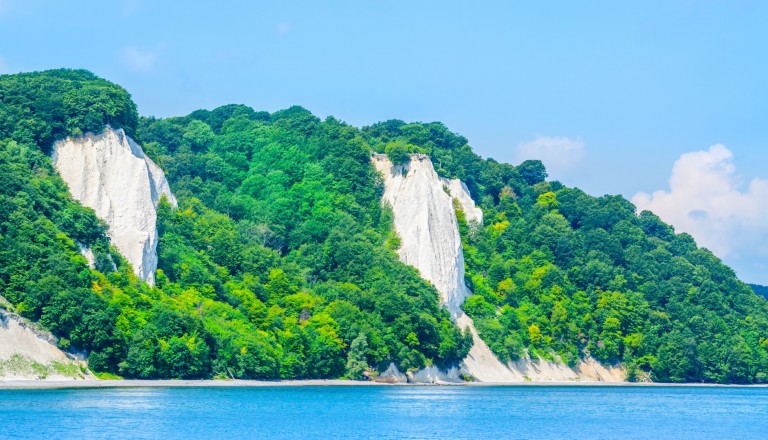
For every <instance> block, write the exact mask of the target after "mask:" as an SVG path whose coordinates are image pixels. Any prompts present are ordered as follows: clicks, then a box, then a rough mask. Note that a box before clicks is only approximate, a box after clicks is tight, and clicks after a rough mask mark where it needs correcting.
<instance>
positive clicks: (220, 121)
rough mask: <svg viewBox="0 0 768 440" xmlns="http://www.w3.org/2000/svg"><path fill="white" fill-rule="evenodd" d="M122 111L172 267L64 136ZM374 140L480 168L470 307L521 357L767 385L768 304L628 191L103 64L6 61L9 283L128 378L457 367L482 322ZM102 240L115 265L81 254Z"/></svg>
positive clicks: (474, 176) (5, 260)
mask: <svg viewBox="0 0 768 440" xmlns="http://www.w3.org/2000/svg"><path fill="white" fill-rule="evenodd" d="M106 124H111V125H112V126H114V127H122V128H124V129H126V131H127V132H129V133H132V134H133V135H135V136H136V138H137V139H138V140H139V141H140V143H142V144H143V146H144V148H145V150H146V152H147V154H149V155H150V156H152V157H153V159H155V161H156V162H158V163H159V164H160V165H161V166H162V168H163V169H164V170H165V172H166V174H167V176H168V178H169V181H170V183H171V188H172V190H173V191H174V193H175V195H176V196H177V198H178V200H179V207H178V208H173V207H171V206H170V204H168V203H167V202H165V201H162V202H161V204H160V206H159V213H158V228H159V232H160V244H159V248H158V253H159V269H158V272H157V277H156V278H157V285H156V286H154V287H150V286H148V285H147V284H145V283H144V282H142V281H141V280H139V279H137V278H136V277H135V276H133V274H132V271H131V268H130V267H128V265H127V264H126V262H125V260H123V259H122V257H121V256H120V255H119V254H118V253H117V252H115V251H114V249H113V248H110V246H109V241H108V239H107V238H106V235H105V230H106V228H105V225H104V224H103V223H102V222H101V221H100V220H98V219H97V218H96V217H95V215H94V214H93V212H92V211H91V210H89V209H86V208H83V207H82V206H80V205H79V204H78V203H76V202H74V201H72V199H71V198H70V196H69V194H68V192H67V187H66V185H65V184H64V182H63V181H62V180H61V179H60V178H59V177H58V175H57V174H56V173H55V172H54V170H53V168H52V166H51V162H50V159H49V158H48V157H47V156H46V155H45V154H44V153H45V152H46V151H47V150H48V149H49V148H50V146H51V144H52V143H53V142H54V141H55V140H57V139H60V138H63V137H65V136H69V135H77V134H81V133H86V132H98V131H100V130H102V129H103V128H104V126H105V125H106ZM372 152H379V153H386V154H388V155H389V156H390V157H391V158H392V159H393V160H394V161H396V162H404V161H407V158H408V154H409V153H422V154H428V155H429V156H430V157H431V158H432V161H433V163H434V164H435V167H436V169H437V172H438V173H439V174H440V175H441V176H446V177H458V178H461V179H462V180H464V181H465V182H466V183H467V185H468V187H469V188H470V190H471V192H472V194H473V196H474V197H475V199H476V200H477V201H478V204H479V206H481V207H482V209H483V212H484V224H482V225H478V224H470V223H468V222H467V221H466V220H465V218H464V216H463V213H461V212H460V211H459V213H458V218H459V224H460V229H461V235H462V239H463V242H464V251H465V260H466V266H467V271H466V281H467V284H468V285H469V286H470V288H471V289H472V291H473V292H474V295H473V296H471V297H470V298H468V300H467V301H466V303H465V305H464V308H465V310H466V312H467V313H468V314H469V315H470V316H472V317H473V318H474V320H475V322H476V325H477V327H478V329H479V331H480V333H481V335H482V337H483V338H484V339H485V340H486V341H487V342H488V344H489V345H490V347H491V348H492V349H493V350H494V352H495V353H496V354H497V355H498V356H499V357H500V358H501V359H503V360H512V359H518V358H520V357H523V356H531V357H542V358H548V359H554V358H557V359H560V360H562V361H563V362H566V363H569V364H571V365H573V364H574V363H576V362H577V361H578V359H580V358H584V357H586V356H591V357H594V358H597V359H599V360H601V361H603V362H608V363H614V362H623V363H624V364H625V365H626V366H627V367H628V370H629V372H630V379H638V380H639V379H645V378H651V379H653V380H659V381H676V382H679V381H706V382H736V383H754V382H763V381H765V380H766V373H768V352H766V349H767V348H768V303H766V301H765V299H764V298H762V297H759V296H757V295H755V293H754V292H753V291H752V289H751V288H750V287H749V286H747V285H745V284H744V283H742V282H740V281H738V279H737V278H736V276H735V274H734V273H733V271H731V270H730V269H729V268H728V267H726V266H725V265H723V264H722V262H720V261H719V260H718V259H717V258H716V257H715V256H714V255H712V253H710V252H709V251H707V250H705V249H700V248H698V247H697V246H696V244H695V242H694V241H693V239H692V238H691V237H690V236H688V235H686V234H676V233H675V231H674V230H673V229H672V228H671V227H670V226H668V225H666V224H664V223H663V222H662V221H661V220H659V218H658V217H656V216H655V215H654V214H652V213H650V212H643V213H640V214H639V215H637V214H636V213H635V208H634V206H632V204H631V203H629V202H628V201H627V200H625V199H623V198H622V197H619V196H603V197H592V196H589V195H587V194H585V193H584V192H582V191H580V190H578V189H574V188H567V187H565V186H563V185H561V184H560V183H559V182H547V181H546V176H547V175H546V170H545V169H544V167H543V165H542V163H541V162H539V161H526V162H524V163H522V164H520V165H518V166H512V165H508V164H501V163H498V162H496V161H494V160H492V159H483V158H481V157H479V156H477V155H476V154H475V153H473V151H472V149H471V148H470V147H469V146H468V144H467V140H466V139H465V138H463V137H461V136H459V135H456V134H454V133H451V132H450V131H449V130H448V129H447V128H446V127H445V126H443V125H442V124H440V123H429V124H421V123H410V124H408V123H405V122H402V121H387V122H383V123H379V124H375V125H373V126H370V127H365V128H363V129H356V128H354V127H351V126H349V125H347V124H344V123H343V122H340V121H338V120H336V119H334V118H327V119H325V120H321V119H319V118H317V117H316V116H314V115H312V114H311V113H310V112H308V111H307V110H305V109H303V108H301V107H291V108H289V109H286V110H282V111H278V112H275V113H267V112H256V111H254V110H253V109H251V108H249V107H246V106H242V105H228V106H223V107H219V108H217V109H214V110H210V111H208V110H198V111H195V112H193V113H192V114H190V115H189V116H185V117H179V118H167V119H154V118H139V117H137V114H136V109H135V105H134V104H133V103H132V102H131V100H130V96H129V95H128V94H127V92H125V90H123V89H122V88H120V87H118V86H116V85H114V84H111V83H109V82H107V81H104V80H102V79H99V78H97V77H96V76H94V75H93V74H91V73H89V72H85V71H72V70H57V71H49V72H41V73H30V74H20V75H4V76H0V180H2V182H0V242H1V243H0V295H2V296H4V297H5V298H7V299H8V300H9V301H10V302H11V303H12V304H13V305H14V306H15V308H16V309H17V311H18V312H20V313H21V314H23V315H24V316H26V317H28V318H30V319H33V320H38V321H39V322H40V323H41V324H42V325H44V326H45V327H47V328H49V329H50V330H52V331H53V332H54V333H55V334H56V335H58V336H59V337H60V341H61V342H60V344H61V345H62V346H63V347H65V348H67V347H69V348H70V349H72V350H84V351H87V352H88V353H89V364H90V366H91V367H92V368H93V369H94V370H96V371H101V372H109V373H113V374H119V375H122V376H126V377H138V378H160V377H184V378H196V377H212V376H222V377H240V378H314V377H341V376H347V377H350V378H355V379H358V378H361V377H364V375H365V373H366V371H369V370H371V369H378V370H379V371H382V370H383V369H384V368H386V366H387V365H389V363H390V362H394V363H395V364H397V365H398V367H400V368H401V369H418V368H422V367H424V366H427V365H432V364H436V365H439V366H448V365H454V364H456V363H457V362H458V361H459V360H460V359H462V358H463V357H464V356H465V355H466V353H467V352H468V349H469V344H470V343H471V339H470V338H469V336H468V335H466V334H462V333H461V332H459V330H458V329H457V328H456V326H455V325H453V324H452V322H451V321H450V319H449V315H448V313H447V312H446V311H445V310H444V309H442V308H440V307H439V306H438V296H437V292H436V291H435V289H434V288H433V287H431V286H430V285H429V284H428V283H426V282H425V281H423V280H422V279H421V278H420V277H419V276H418V274H417V272H416V271H415V270H414V269H412V268H410V267H408V266H405V265H403V264H402V263H400V261H399V260H398V258H397V255H396V253H395V252H394V250H395V249H396V248H397V246H398V242H399V241H398V238H397V236H396V234H394V232H393V230H392V213H391V211H390V210H389V209H387V208H386V207H382V205H381V203H380V199H381V193H382V187H381V180H380V177H379V176H378V175H377V174H376V172H375V170H374V168H373V166H372V165H371V163H370V154H371V153H372ZM81 246H88V247H90V248H91V249H92V250H93V251H94V253H95V255H96V264H95V268H93V269H91V268H89V266H88V265H87V262H86V260H85V258H83V257H82V256H81V255H80V252H79V249H80V247H81Z"/></svg>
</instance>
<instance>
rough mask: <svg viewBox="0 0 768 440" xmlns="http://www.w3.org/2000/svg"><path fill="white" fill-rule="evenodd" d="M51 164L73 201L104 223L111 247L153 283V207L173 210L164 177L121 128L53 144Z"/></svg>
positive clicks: (154, 221) (158, 168) (155, 247)
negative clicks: (162, 201) (167, 203)
mask: <svg viewBox="0 0 768 440" xmlns="http://www.w3.org/2000/svg"><path fill="white" fill-rule="evenodd" d="M51 158H52V160H53V164H54V166H55V167H56V169H57V170H58V171H59V174H60V175H61V177H62V178H63V179H64V181H65V182H67V185H69V191H70V193H71V194H72V197H74V198H75V199H77V200H78V201H80V203H82V204H83V205H84V206H87V207H89V208H91V209H93V210H94V211H95V212H96V215H97V216H98V217H99V218H101V219H103V220H104V221H106V222H107V225H109V231H108V233H109V237H110V240H111V241H112V244H113V245H115V247H116V248H117V249H118V250H119V251H120V253H121V254H122V255H123V256H124V257H125V258H126V259H127V260H128V262H129V263H130V264H131V266H133V271H134V273H136V275H137V276H138V277H140V278H141V279H143V280H145V281H147V282H148V283H149V284H154V282H155V270H156V269H157V239H158V237H157V205H158V202H159V201H160V198H161V197H162V196H166V197H167V198H168V200H169V201H170V202H171V204H173V205H174V206H176V199H175V198H174V197H173V194H172V193H171V190H170V187H169V186H168V181H167V180H166V179H165V174H164V173H163V171H162V170H161V169H160V167H158V166H157V165H156V164H155V163H154V162H153V161H152V160H151V159H150V158H149V157H147V156H146V155H145V154H144V151H143V150H142V149H141V147H140V146H139V145H138V144H136V142H134V141H133V139H131V138H130V137H128V136H127V135H126V134H125V132H123V130H122V129H118V130H114V129H112V128H110V127H107V128H106V129H105V130H104V132H103V133H101V134H99V135H94V134H91V133H89V134H87V135H84V136H78V137H74V138H67V139H65V140H63V141H59V142H56V143H55V144H54V146H53V153H52V157H51Z"/></svg>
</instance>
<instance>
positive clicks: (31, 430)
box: [0, 386, 768, 440]
mask: <svg viewBox="0 0 768 440" xmlns="http://www.w3.org/2000/svg"><path fill="white" fill-rule="evenodd" d="M0 438H3V439H69V438H74V439H121V438H131V439H133V438H141V439H185V440H189V439H226V440H234V439H249V438H270V439H271V438H276V439H326V438H327V439H352V438H354V439H357V438H363V439H369V438H370V439H374V438H376V439H590V440H594V439H643V440H651V439H730V438H738V439H742V438H754V439H768V388H738V387H622V386H610V387H600V386H499V387H495V386H300V387H295V386H294V387H280V386H277V387H239V388H238V387H211V388H205V387H201V388H197V387H194V388H183V387H171V388H154V387H152V388H91V389H88V388H84V389H57V390H50V389H49V390H0Z"/></svg>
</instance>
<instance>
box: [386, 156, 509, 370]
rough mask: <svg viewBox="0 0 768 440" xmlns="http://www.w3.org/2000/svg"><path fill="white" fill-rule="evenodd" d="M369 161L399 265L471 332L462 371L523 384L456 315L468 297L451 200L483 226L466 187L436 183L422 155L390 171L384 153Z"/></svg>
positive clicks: (465, 318) (466, 321) (456, 182)
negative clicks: (380, 181) (396, 240)
mask: <svg viewBox="0 0 768 440" xmlns="http://www.w3.org/2000/svg"><path fill="white" fill-rule="evenodd" d="M372 160H373V164H374V166H375V167H376V169H377V170H378V171H379V172H380V173H381V175H382V177H383V178H384V196H383V200H384V201H386V202H387V203H389V205H390V206H392V211H393V213H394V223H395V231H396V232H397V234H398V235H399V236H400V249H398V251H397V252H398V255H399V256H400V260H401V261H402V262H404V263H406V264H408V265H410V266H413V267H415V268H416V269H418V270H419V273H420V274H421V276H422V278H424V279H425V280H427V281H429V282H430V283H432V285H433V286H435V288H436V289H437V291H438V292H439V293H440V301H441V303H442V304H443V305H444V306H445V307H446V308H447V309H448V311H449V312H451V316H452V317H453V319H454V320H455V321H456V322H457V323H458V324H459V326H460V327H461V328H469V329H470V331H471V334H472V339H473V343H474V344H473V347H472V349H471V351H470V353H469V356H468V357H467V359H465V360H464V365H465V367H466V368H467V372H469V373H470V374H471V375H473V376H475V377H476V378H477V379H478V380H480V381H483V382H503V381H514V380H522V377H518V375H515V374H513V373H512V372H511V371H510V370H509V369H508V368H507V367H506V366H505V365H504V364H502V363H501V362H500V361H499V360H498V359H497V358H496V356H494V354H493V352H492V351H491V350H490V349H489V348H488V345H486V344H485V342H483V340H482V339H480V336H479V335H478V334H477V331H476V330H475V328H474V324H473V322H472V319H471V318H470V317H469V316H467V315H466V314H464V311H463V310H461V305H462V304H463V303H464V300H465V299H466V297H467V296H469V295H470V294H471V293H470V291H469V289H468V288H467V286H466V284H464V250H463V248H462V246H461V236H460V235H459V225H458V222H457V220H456V211H455V210H454V207H453V199H454V198H456V199H457V200H458V201H459V204H460V205H461V209H462V211H464V213H465V217H466V218H467V221H470V222H471V221H475V222H478V223H480V224H482V222H483V212H482V211H481V210H480V208H477V207H476V206H475V202H474V201H473V200H472V197H471V196H470V195H469V191H468V190H467V187H466V185H464V184H463V183H462V182H461V181H460V180H458V179H453V180H448V179H441V178H440V177H439V176H438V175H437V173H436V172H435V168H434V166H433V165H432V161H431V160H430V159H429V157H428V156H426V155H423V154H414V155H412V156H411V161H410V163H408V164H406V165H394V166H393V165H392V162H390V160H389V158H387V156H386V155H383V154H379V155H375V156H374V157H373V159H372ZM449 193H450V194H449ZM411 379H412V380H415V381H419V382H442V381H452V380H458V374H457V372H448V373H443V374H442V375H441V374H438V372H437V370H436V369H435V368H432V369H431V370H423V371H421V372H419V373H417V374H416V375H415V376H414V377H413V378H411Z"/></svg>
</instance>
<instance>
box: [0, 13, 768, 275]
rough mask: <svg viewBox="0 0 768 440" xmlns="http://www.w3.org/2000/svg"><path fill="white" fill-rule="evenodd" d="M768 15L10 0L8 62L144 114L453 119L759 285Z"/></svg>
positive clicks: (767, 143) (766, 193) (489, 150)
mask: <svg viewBox="0 0 768 440" xmlns="http://www.w3.org/2000/svg"><path fill="white" fill-rule="evenodd" d="M765 23H768V2H760V1H693V0H686V1H682V0H681V1H676V0H668V1H644V2H615V1H612V2H608V1H606V2H600V1H595V2H565V1H563V2H543V1H542V2H512V1H498V2H492V1H488V2H463V1H462V2H460V1H455V2H452V1H442V2H438V1H422V2H413V1H411V2H408V1H392V0H390V1H348V2H341V1H339V2H333V1H328V2H316V1H314V2H313V1H281V2H277V1H275V2H250V1H240V2H237V1H226V0H221V1H218V2H215V4H214V2H194V1H185V2H180V1H179V2H172V1H168V2H157V1H155V2H150V1H145V0H125V1H115V2H103V1H102V2H97V1H77V0H73V1H69V2H56V1H47V2H46V1H37V0H0V41H1V42H2V43H0V73H13V72H19V71H29V70H42V69H48V68H55V67H73V68H86V69H89V70H91V71H93V72H95V73H96V74H98V75H100V76H102V77H104V78H107V79H109V80H112V81H114V82H117V83H119V84H121V85H122V86H124V87H125V88H126V89H127V90H128V91H129V92H130V93H131V94H132V95H133V98H134V100H135V101H136V103H137V104H138V106H139V111H140V112H141V113H142V114H144V115H155V116H172V115H183V114H187V113H189V112H190V111H192V110H195V109H198V108H213V107H216V106H218V105H222V104H227V103H244V104H247V105H250V106H252V107H254V108H256V109H258V110H269V111H274V110H278V109H281V108H285V107H288V106H290V105H294V104H299V105H302V106H304V107H306V108H308V109H309V110H311V111H312V112H314V113H315V114H317V115H319V116H327V115H334V116H336V117H338V118H340V119H342V120H344V121H347V122H349V123H351V124H353V125H356V126H362V125H368V124H371V123H374V122H377V121H381V120H386V119H391V118H398V119H404V120H418V121H442V122H444V123H445V124H446V125H447V126H448V127H449V128H450V129H451V130H453V131H456V132H459V133H461V134H463V135H464V136H466V137H467V138H468V139H469V140H470V144H471V145H472V146H473V147H474V148H475V150H476V151H477V152H478V153H479V154H481V155H483V156H486V157H489V156H490V157H494V158H496V159H497V160H500V161H503V162H510V163H517V162H519V161H521V160H523V159H525V158H529V157H538V158H541V159H543V160H544V162H545V164H546V165H547V166H548V169H550V174H551V176H552V177H553V178H557V179H560V180H562V181H563V182H565V183H567V184H570V185H576V186H579V187H581V188H583V189H585V190H586V191H587V192H589V193H591V194H595V195H601V194H606V193H610V194H617V193H619V194H623V195H624V196H626V197H627V198H629V199H632V200H633V201H635V202H636V203H638V205H641V206H643V207H649V208H651V209H653V210H655V211H657V213H659V215H661V216H662V218H664V219H665V220H667V221H669V222H672V223H673V224H675V225H676V227H677V228H678V229H679V230H686V231H688V232H690V233H692V234H693V235H694V237H695V238H696V239H697V241H698V242H699V243H701V244H704V245H706V246H707V247H709V248H711V249H712V250H713V251H715V252H716V253H717V254H718V255H720V256H721V257H723V258H724V259H725V261H726V262H727V263H729V264H730V265H732V266H733V267H734V268H735V269H736V270H737V272H738V273H739V274H740V276H741V277H742V278H743V279H744V280H746V281H750V282H758V283H762V284H768V220H764V219H766V218H768V206H767V205H768V189H766V188H768V182H766V179H768V170H767V169H766V168H768V167H766V165H768V148H766V147H768V123H766V115H768V80H766V79H767V78H768V57H766V43H768V26H766V25H765ZM717 145H720V146H721V147H722V149H721V148H720V147H715V146H717ZM673 167H674V168H673ZM713 193H716V194H714V195H713Z"/></svg>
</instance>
